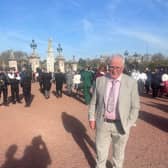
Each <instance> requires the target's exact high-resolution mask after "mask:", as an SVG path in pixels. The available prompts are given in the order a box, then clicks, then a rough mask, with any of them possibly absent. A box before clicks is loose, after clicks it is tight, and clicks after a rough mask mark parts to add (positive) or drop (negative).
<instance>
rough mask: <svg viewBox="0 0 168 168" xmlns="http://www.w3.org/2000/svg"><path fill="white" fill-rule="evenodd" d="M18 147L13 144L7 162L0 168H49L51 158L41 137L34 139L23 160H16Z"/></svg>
mask: <svg viewBox="0 0 168 168" xmlns="http://www.w3.org/2000/svg"><path fill="white" fill-rule="evenodd" d="M17 149H18V146H17V145H15V144H13V145H11V146H9V148H8V150H7V151H6V154H5V156H6V160H5V162H4V163H3V164H2V166H1V167H0V168H47V167H48V165H49V164H51V158H50V155H49V152H48V149H47V147H46V144H45V142H44V141H43V140H42V137H41V136H37V137H34V138H33V139H32V142H31V144H30V145H29V146H27V147H26V148H25V150H24V154H23V157H22V158H21V159H17V158H15V154H16V152H17Z"/></svg>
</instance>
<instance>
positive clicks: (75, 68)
mask: <svg viewBox="0 0 168 168" xmlns="http://www.w3.org/2000/svg"><path fill="white" fill-rule="evenodd" d="M71 67H72V71H75V72H76V71H77V69H78V63H77V62H76V61H75V56H73V61H72V63H71Z"/></svg>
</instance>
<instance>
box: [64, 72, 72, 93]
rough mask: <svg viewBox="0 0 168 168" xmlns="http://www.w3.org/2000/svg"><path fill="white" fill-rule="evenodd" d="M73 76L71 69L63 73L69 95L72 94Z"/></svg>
mask: <svg viewBox="0 0 168 168" xmlns="http://www.w3.org/2000/svg"><path fill="white" fill-rule="evenodd" d="M73 76H74V75H73V73H72V71H71V70H69V71H68V72H67V73H66V75H65V79H66V86H67V93H68V95H69V96H72V86H73Z"/></svg>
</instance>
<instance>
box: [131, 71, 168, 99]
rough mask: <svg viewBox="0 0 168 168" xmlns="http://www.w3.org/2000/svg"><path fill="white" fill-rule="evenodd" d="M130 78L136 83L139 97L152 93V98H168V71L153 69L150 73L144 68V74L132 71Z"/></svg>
mask: <svg viewBox="0 0 168 168" xmlns="http://www.w3.org/2000/svg"><path fill="white" fill-rule="evenodd" d="M131 76H132V77H133V78H134V79H135V80H137V82H138V91H139V94H140V95H143V94H144V93H146V94H149V93H152V97H153V98H156V97H158V96H159V97H162V96H168V70H167V69H163V68H155V70H154V71H151V70H150V69H149V68H146V69H145V71H144V72H139V71H136V70H134V71H133V72H132V73H131Z"/></svg>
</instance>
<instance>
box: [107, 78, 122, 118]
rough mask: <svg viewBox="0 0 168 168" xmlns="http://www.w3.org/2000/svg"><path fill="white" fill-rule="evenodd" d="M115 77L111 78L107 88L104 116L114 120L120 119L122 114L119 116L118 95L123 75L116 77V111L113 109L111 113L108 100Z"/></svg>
mask: <svg viewBox="0 0 168 168" xmlns="http://www.w3.org/2000/svg"><path fill="white" fill-rule="evenodd" d="M113 80H114V79H110V80H109V81H108V83H107V89H106V95H105V114H104V117H105V118H107V119H112V120H116V119H117V120H119V119H120V116H119V111H118V97H119V91H120V84H121V75H120V76H119V77H118V78H117V79H115V81H116V83H115V86H114V87H115V88H114V111H112V112H111V113H109V112H108V111H107V102H108V97H109V94H110V89H111V87H112V81H113Z"/></svg>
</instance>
